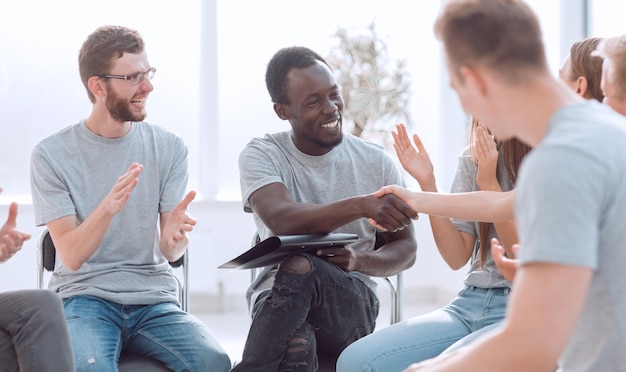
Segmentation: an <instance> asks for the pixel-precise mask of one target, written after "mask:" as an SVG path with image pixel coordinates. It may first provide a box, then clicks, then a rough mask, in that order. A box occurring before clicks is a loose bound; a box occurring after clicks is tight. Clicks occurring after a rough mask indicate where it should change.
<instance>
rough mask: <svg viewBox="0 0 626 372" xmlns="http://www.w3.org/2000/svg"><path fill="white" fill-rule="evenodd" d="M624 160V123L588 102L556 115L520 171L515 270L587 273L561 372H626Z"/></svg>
mask: <svg viewBox="0 0 626 372" xmlns="http://www.w3.org/2000/svg"><path fill="white" fill-rule="evenodd" d="M625 160H626V119H625V118H624V117H622V116H620V115H618V114H616V113H615V112H613V111H612V110H611V109H609V108H608V107H606V106H604V105H601V104H599V103H597V102H595V101H593V100H590V101H589V102H586V103H581V104H576V105H572V106H568V107H566V108H564V109H562V110H560V111H559V112H557V113H556V114H555V115H554V117H553V118H552V120H551V122H550V124H549V126H548V129H547V132H546V137H545V138H544V140H543V142H542V143H541V144H540V145H539V146H538V147H537V148H536V149H535V150H533V151H532V152H531V153H530V154H529V155H528V156H527V157H526V159H525V160H524V162H523V163H522V168H521V170H520V177H519V179H518V188H517V190H518V191H517V196H516V197H517V200H516V216H517V219H518V227H519V234H520V240H521V243H522V247H521V248H520V251H519V255H518V256H519V260H520V264H521V265H526V264H529V263H533V262H549V263H556V264H561V265H571V266H579V267H587V268H590V269H592V270H593V271H594V273H593V279H592V282H591V287H590V289H589V292H588V294H587V297H586V299H585V303H584V307H583V310H582V313H581V314H580V317H579V319H578V321H577V324H576V327H575V329H574V332H573V334H572V336H571V337H570V339H569V342H568V345H567V347H566V349H565V351H564V352H563V354H562V355H561V359H560V361H559V366H560V367H561V368H562V370H563V371H566V372H570V371H626V317H624V314H626V291H625V288H626V287H625V286H624V283H625V280H626V275H625V274H624V273H625V271H624V268H625V267H626V249H624V244H626V228H625V227H626V225H625V223H626V161H625ZM570 290H575V288H574V289H572V288H570ZM546 332H549V330H546Z"/></svg>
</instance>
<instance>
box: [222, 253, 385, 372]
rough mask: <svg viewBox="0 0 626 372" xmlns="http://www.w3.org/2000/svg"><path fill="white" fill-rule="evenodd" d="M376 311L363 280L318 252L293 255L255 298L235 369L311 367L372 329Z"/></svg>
mask: <svg viewBox="0 0 626 372" xmlns="http://www.w3.org/2000/svg"><path fill="white" fill-rule="evenodd" d="M294 258H295V259H296V260H295V261H297V263H296V264H295V266H294ZM307 261H308V263H307ZM293 267H296V268H297V269H296V270H293V269H292V268H293ZM378 309H379V303H378V298H377V296H376V294H375V293H374V292H373V291H372V290H371V289H370V288H369V287H368V286H367V285H365V283H363V282H362V281H361V280H359V279H357V278H356V277H354V276H351V275H349V274H348V273H346V272H345V271H343V270H342V269H340V268H339V267H337V266H335V265H333V264H330V263H328V262H326V261H325V260H323V259H321V258H318V257H316V256H313V255H308V254H302V255H297V256H292V257H290V258H288V259H286V260H285V262H283V264H281V267H280V268H279V270H278V272H277V273H276V278H275V281H274V285H273V287H272V289H271V291H268V292H266V293H265V294H264V295H263V296H261V297H259V299H258V300H257V302H256V304H255V307H254V310H253V314H252V316H253V318H252V325H251V326H250V331H249V333H248V339H247V340H246V344H245V347H244V351H243V358H242V361H241V363H239V364H238V365H237V366H236V367H235V368H234V369H233V371H235V372H237V371H246V372H256V371H258V372H271V371H284V372H287V371H290V372H296V371H298V372H300V371H315V370H316V369H317V367H318V360H317V355H318V354H320V355H324V356H325V357H326V358H330V359H331V360H336V359H337V357H338V356H339V354H340V353H341V351H342V350H343V349H345V348H346V347H347V346H348V345H349V344H351V343H352V342H354V341H356V340H358V339H359V338H361V337H363V336H366V335H368V334H370V333H372V331H373V330H374V328H375V326H376V316H377V315H378Z"/></svg>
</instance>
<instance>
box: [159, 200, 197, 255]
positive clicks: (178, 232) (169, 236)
mask: <svg viewBox="0 0 626 372" xmlns="http://www.w3.org/2000/svg"><path fill="white" fill-rule="evenodd" d="M195 197H196V192H195V191H189V192H188V193H187V195H185V197H184V198H183V200H182V201H181V202H180V203H178V204H176V206H175V207H174V208H172V210H171V211H170V212H169V214H168V217H167V222H166V224H165V227H164V228H163V231H162V232H161V233H162V234H163V238H164V239H166V241H167V245H168V246H169V247H170V248H176V246H177V245H179V244H180V243H181V242H184V245H185V246H186V245H187V244H186V243H187V235H186V234H187V233H188V232H190V231H192V230H193V227H194V226H195V225H196V220H195V219H194V218H193V217H191V216H190V215H189V214H187V209H188V208H189V204H190V203H191V202H192V201H193V199H195Z"/></svg>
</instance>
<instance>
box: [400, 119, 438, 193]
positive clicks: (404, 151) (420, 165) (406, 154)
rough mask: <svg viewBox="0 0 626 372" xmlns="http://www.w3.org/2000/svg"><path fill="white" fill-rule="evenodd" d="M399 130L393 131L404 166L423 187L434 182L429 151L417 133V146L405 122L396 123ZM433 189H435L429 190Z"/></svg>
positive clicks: (415, 135) (415, 137)
mask: <svg viewBox="0 0 626 372" xmlns="http://www.w3.org/2000/svg"><path fill="white" fill-rule="evenodd" d="M396 129H397V132H394V131H391V135H392V136H393V140H394V144H393V148H394V149H395V150H396V154H397V155H398V160H400V164H402V168H404V170H406V171H407V172H409V174H410V175H411V176H412V177H413V178H415V179H416V180H417V182H419V184H420V186H422V188H423V187H424V185H427V184H434V178H435V176H434V170H433V164H432V162H431V161H430V157H429V156H428V152H426V148H425V147H424V144H423V143H422V140H421V139H420V138H419V136H418V135H417V134H414V135H413V142H414V143H415V147H413V145H412V144H411V140H410V139H409V134H408V133H407V131H406V127H405V126H404V124H398V125H396ZM429 191H433V190H429Z"/></svg>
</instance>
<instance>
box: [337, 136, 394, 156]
mask: <svg viewBox="0 0 626 372" xmlns="http://www.w3.org/2000/svg"><path fill="white" fill-rule="evenodd" d="M342 143H343V144H344V145H345V146H346V147H348V148H350V149H357V150H364V151H371V152H379V153H384V152H385V148H384V147H383V146H381V145H379V144H377V143H374V142H372V141H369V140H366V139H364V138H361V137H357V136H355V135H354V134H352V133H344V134H343V141H342Z"/></svg>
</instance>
